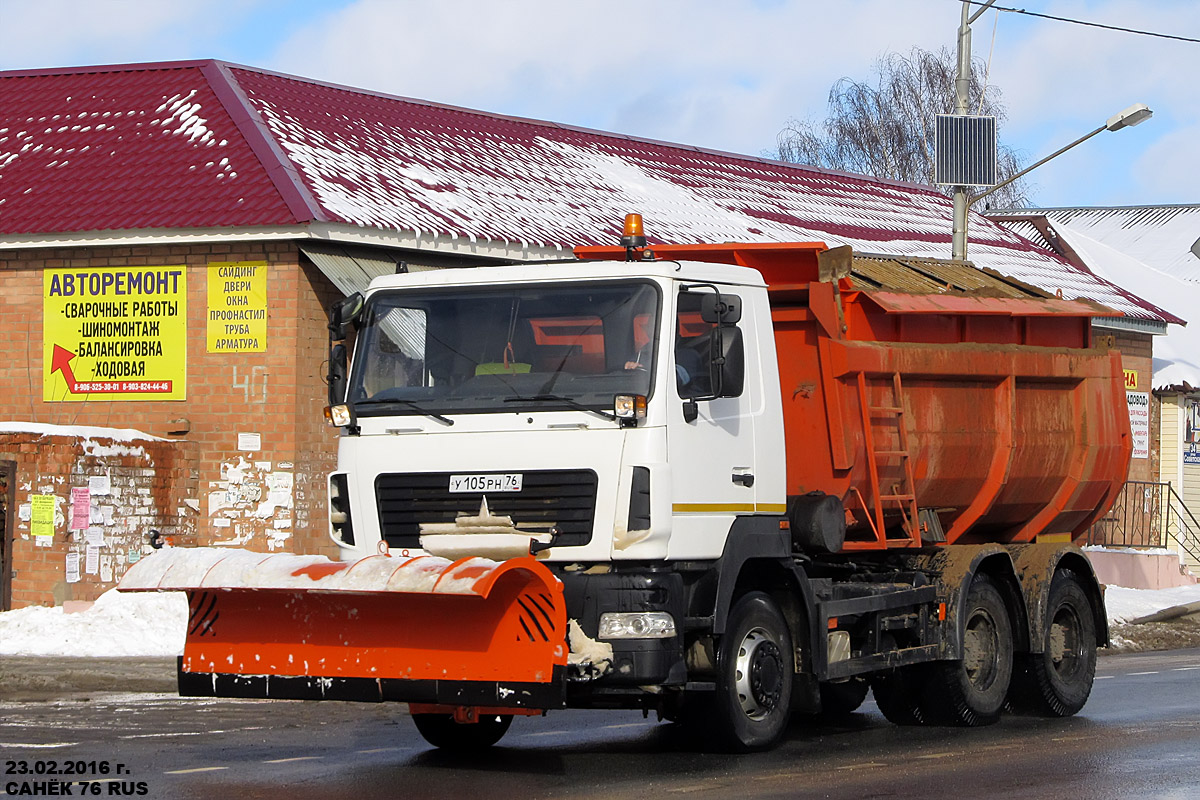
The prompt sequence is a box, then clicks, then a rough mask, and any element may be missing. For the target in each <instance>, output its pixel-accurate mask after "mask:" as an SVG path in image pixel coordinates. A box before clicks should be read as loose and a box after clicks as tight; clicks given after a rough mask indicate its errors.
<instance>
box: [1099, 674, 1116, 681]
mask: <svg viewBox="0 0 1200 800" xmlns="http://www.w3.org/2000/svg"><path fill="white" fill-rule="evenodd" d="M1115 677H1117V676H1116V675H1097V676H1096V680H1098V681H1107V680H1111V679H1112V678H1115Z"/></svg>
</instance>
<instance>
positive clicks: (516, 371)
mask: <svg viewBox="0 0 1200 800" xmlns="http://www.w3.org/2000/svg"><path fill="white" fill-rule="evenodd" d="M659 305H660V303H659V292H658V289H657V288H656V287H655V285H654V284H653V283H650V282H636V283H634V282H625V283H619V284H617V283H589V284H570V285H562V284H558V285H552V284H537V285H530V286H517V287H505V288H502V289H496V288H465V287H455V288H452V289H420V290H414V291H389V292H378V293H376V294H374V295H372V296H371V298H370V300H369V301H368V304H367V308H366V311H365V313H364V316H363V326H362V328H361V329H360V330H359V333H358V343H357V345H356V347H355V356H354V368H353V372H352V374H351V377H350V387H349V393H348V395H347V399H348V400H349V401H350V402H351V403H353V404H354V406H355V412H356V413H357V414H358V415H359V416H377V415H393V414H452V413H465V412H497V411H506V412H512V411H529V410H548V409H554V410H559V409H563V408H580V407H585V408H588V409H597V410H604V409H611V408H612V402H613V395H616V394H642V395H649V394H650V389H651V377H652V375H653V370H652V368H653V364H654V352H655V340H656V331H657V328H658V322H657V321H658V313H659Z"/></svg>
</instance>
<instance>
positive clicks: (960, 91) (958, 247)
mask: <svg viewBox="0 0 1200 800" xmlns="http://www.w3.org/2000/svg"><path fill="white" fill-rule="evenodd" d="M975 1H976V2H977V4H978V5H979V6H980V8H979V10H978V11H976V12H975V13H974V14H971V13H970V11H971V2H972V0H963V4H962V21H961V22H960V23H959V25H958V74H957V75H956V76H955V79H954V113H955V115H957V116H963V115H965V114H966V113H967V111H968V107H967V104H968V103H969V102H970V98H969V91H970V88H971V23H972V22H974V21H975V20H977V19H979V15H980V14H982V13H983V12H985V11H987V10H988V9H989V8H990V7H991V6H992V4H994V3H995V2H996V0H987V2H986V3H978V0H975ZM1153 113H1154V112H1152V111H1151V110H1150V109H1149V108H1148V107H1147V106H1146V104H1145V103H1135V104H1134V105H1132V106H1130V107H1129V108H1127V109H1125V110H1124V111H1122V112H1120V113H1119V114H1115V115H1113V116H1111V117H1109V118H1108V121H1107V122H1105V123H1104V124H1103V125H1101V126H1100V127H1099V128H1097V129H1096V130H1094V131H1092V132H1091V133H1089V134H1087V135H1086V136H1081V137H1080V138H1078V139H1076V140H1075V141H1073V142H1071V143H1070V144H1069V145H1067V146H1066V147H1062V148H1059V149H1058V150H1055V151H1054V152H1053V153H1051V154H1050V155H1048V156H1046V157H1045V158H1043V159H1042V160H1041V161H1038V162H1037V163H1036V164H1033V165H1032V166H1028V167H1026V168H1025V169H1023V170H1021V171H1020V172H1018V173H1017V174H1015V175H1013V176H1011V177H1009V178H1007V179H1006V180H1003V181H1001V182H1000V183H997V184H996V185H994V186H992V187H991V188H989V189H988V190H987V191H986V192H981V193H980V194H977V195H975V196H974V197H971V189H970V187H968V186H955V187H954V235H953V238H952V256H953V258H954V259H955V260H956V261H966V260H967V212H968V211H969V210H970V208H971V204H972V203H974V202H975V201H976V200H979V199H980V198H983V197H987V196H988V195H989V194H991V193H992V192H994V191H996V190H997V189H1000V188H1002V187H1004V186H1007V185H1009V184H1010V183H1012V182H1013V181H1015V180H1017V179H1018V178H1020V177H1022V176H1024V175H1025V174H1026V173H1028V172H1030V171H1032V170H1034V169H1037V168H1038V167H1040V166H1041V165H1042V164H1045V163H1046V162H1047V161H1049V160H1050V159H1052V158H1056V157H1058V156H1060V155H1062V154H1063V153H1065V152H1067V151H1068V150H1070V149H1071V148H1072V147H1075V146H1076V145H1079V144H1082V143H1083V142H1086V141H1087V140H1088V139H1090V138H1092V137H1093V136H1095V135H1096V134H1098V133H1101V132H1103V131H1119V130H1121V128H1132V127H1133V126H1134V125H1138V124H1140V123H1142V122H1145V121H1146V120H1147V119H1149V118H1150V116H1151V115H1152V114H1153ZM1198 243H1200V242H1198Z"/></svg>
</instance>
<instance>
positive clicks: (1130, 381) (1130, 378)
mask: <svg viewBox="0 0 1200 800" xmlns="http://www.w3.org/2000/svg"><path fill="white" fill-rule="evenodd" d="M1125 388H1126V389H1136V388H1138V374H1137V370H1136V369H1127V370H1125Z"/></svg>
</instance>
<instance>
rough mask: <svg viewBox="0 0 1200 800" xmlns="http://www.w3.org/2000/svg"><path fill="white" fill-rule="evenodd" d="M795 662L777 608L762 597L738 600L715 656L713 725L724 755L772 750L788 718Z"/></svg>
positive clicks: (783, 623)
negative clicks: (715, 679) (726, 750)
mask: <svg viewBox="0 0 1200 800" xmlns="http://www.w3.org/2000/svg"><path fill="white" fill-rule="evenodd" d="M794 660H795V656H794V655H793V650H792V637H791V633H790V632H789V631H788V626H787V622H786V621H785V620H784V618H783V613H782V612H781V611H780V610H779V606H778V605H777V604H776V603H775V601H774V600H772V599H771V598H770V596H768V595H766V594H764V593H762V592H751V593H749V594H746V595H744V596H743V597H741V598H740V599H739V600H738V601H737V602H736V603H735V604H734V606H733V609H732V610H731V611H730V612H729V621H728V624H727V626H726V629H725V635H724V636H723V637H721V643H720V646H719V650H718V653H717V668H718V672H719V675H718V679H717V692H716V697H715V698H713V700H714V703H713V706H714V708H713V711H714V715H713V716H714V723H715V726H716V733H717V735H718V736H719V738H720V740H721V742H722V743H723V744H724V745H725V747H726V748H727V749H729V750H734V751H737V752H748V751H751V750H765V749H767V748H769V747H772V746H774V745H775V744H777V743H778V742H779V740H780V739H781V738H782V737H783V735H784V733H785V732H786V731H787V725H788V717H789V716H790V714H791V700H792V673H793V671H794V670H793V664H794Z"/></svg>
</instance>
